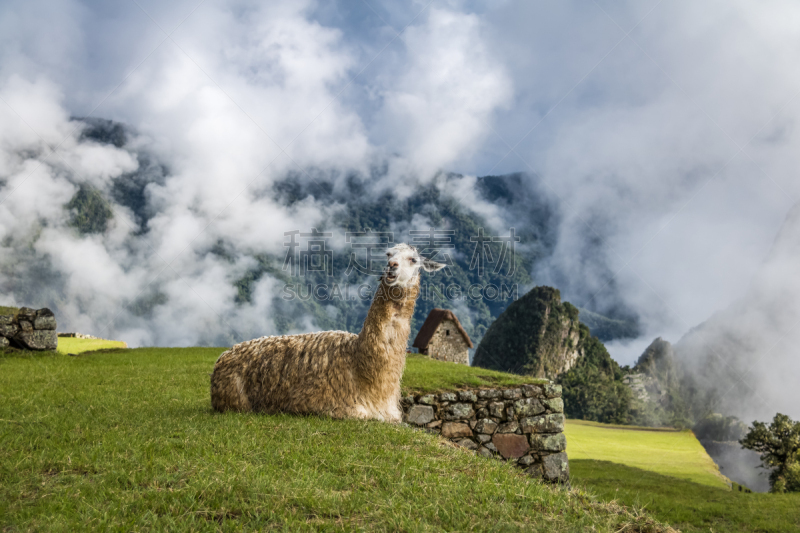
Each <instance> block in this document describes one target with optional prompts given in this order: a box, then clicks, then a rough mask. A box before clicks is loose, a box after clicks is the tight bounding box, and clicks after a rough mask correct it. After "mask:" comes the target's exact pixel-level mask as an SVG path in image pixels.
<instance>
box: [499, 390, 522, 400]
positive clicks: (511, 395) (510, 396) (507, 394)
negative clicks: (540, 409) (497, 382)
mask: <svg viewBox="0 0 800 533" xmlns="http://www.w3.org/2000/svg"><path fill="white" fill-rule="evenodd" d="M503 398H505V399H506V400H519V399H520V398H522V389H506V390H504V391H503Z"/></svg>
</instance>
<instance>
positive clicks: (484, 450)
mask: <svg viewBox="0 0 800 533" xmlns="http://www.w3.org/2000/svg"><path fill="white" fill-rule="evenodd" d="M478 455H480V456H481V457H493V456H494V454H493V453H492V451H491V450H490V449H489V448H487V447H486V446H481V447H480V448H478Z"/></svg>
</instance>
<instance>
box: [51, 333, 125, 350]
mask: <svg viewBox="0 0 800 533" xmlns="http://www.w3.org/2000/svg"><path fill="white" fill-rule="evenodd" d="M125 347H126V345H125V343H124V342H121V341H107V340H105V339H76V338H75V337H59V338H58V348H56V350H57V351H58V353H62V354H70V353H71V354H79V353H83V352H89V351H92V350H107V349H109V348H125Z"/></svg>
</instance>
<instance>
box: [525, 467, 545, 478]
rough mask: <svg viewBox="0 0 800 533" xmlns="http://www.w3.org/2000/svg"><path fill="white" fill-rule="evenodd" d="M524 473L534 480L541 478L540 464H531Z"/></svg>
mask: <svg viewBox="0 0 800 533" xmlns="http://www.w3.org/2000/svg"><path fill="white" fill-rule="evenodd" d="M525 473H526V474H528V475H529V476H533V477H535V478H540V477H542V465H541V464H533V465H532V466H529V467H528V468H526V469H525Z"/></svg>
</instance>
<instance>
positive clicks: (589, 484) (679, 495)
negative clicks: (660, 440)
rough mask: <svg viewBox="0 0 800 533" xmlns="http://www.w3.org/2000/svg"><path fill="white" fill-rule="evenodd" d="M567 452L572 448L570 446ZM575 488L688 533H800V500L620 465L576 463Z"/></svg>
mask: <svg viewBox="0 0 800 533" xmlns="http://www.w3.org/2000/svg"><path fill="white" fill-rule="evenodd" d="M568 446H570V447H571V446H572V442H571V441H569V444H568ZM567 451H568V452H569V455H570V461H569V467H570V475H571V477H572V484H573V486H576V487H581V488H583V489H586V490H588V491H590V492H592V493H594V494H596V495H597V496H598V497H599V498H600V499H602V500H605V501H612V500H616V501H618V502H620V503H621V504H624V505H627V506H633V507H637V508H638V507H642V508H644V509H646V510H647V512H648V513H649V514H651V515H652V516H655V517H656V518H658V519H659V520H662V521H664V522H667V523H669V524H672V525H673V526H674V527H677V528H679V529H680V530H681V531H683V532H684V533H689V532H701V531H704V532H713V533H750V532H761V533H785V532H792V531H794V532H797V531H800V494H798V493H794V494H759V493H747V492H739V491H736V490H728V489H727V488H719V487H713V486H711V485H709V484H700V483H694V482H692V481H686V480H683V479H676V478H674V477H668V476H665V475H662V474H657V473H655V472H652V471H648V470H642V469H639V468H632V467H630V466H625V465H622V464H619V463H611V462H608V461H595V460H589V459H575V458H573V455H572V451H571V450H570V449H569V448H568V449H567Z"/></svg>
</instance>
